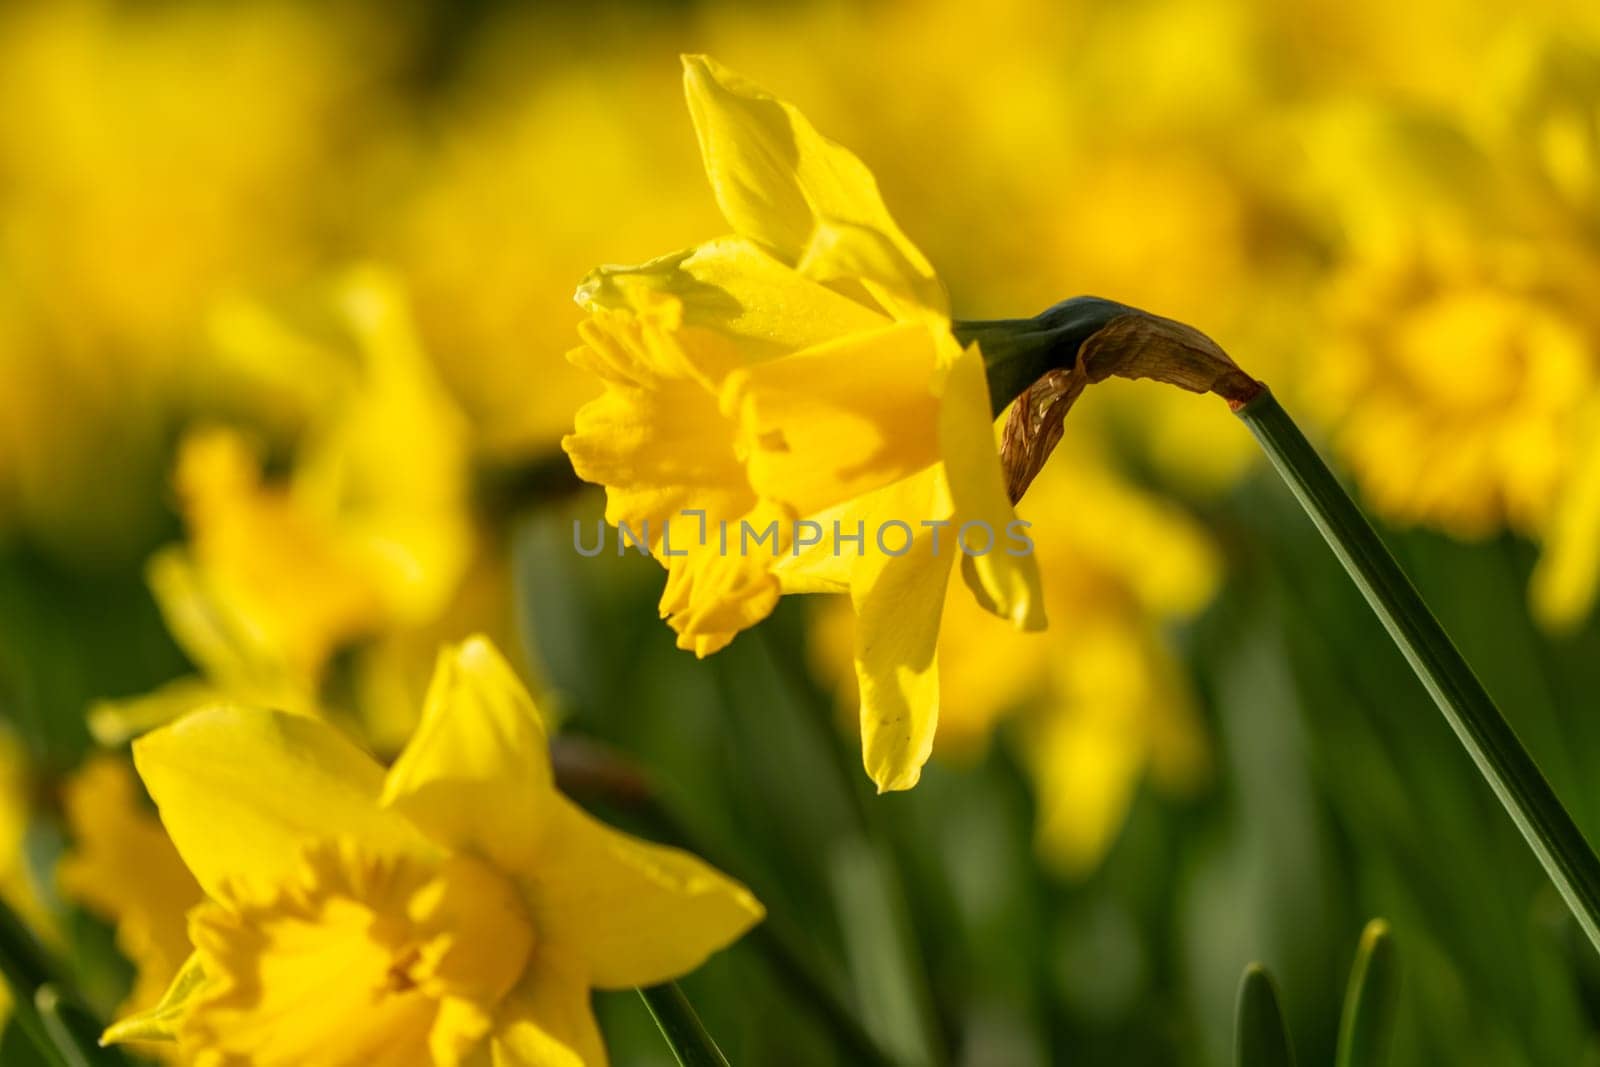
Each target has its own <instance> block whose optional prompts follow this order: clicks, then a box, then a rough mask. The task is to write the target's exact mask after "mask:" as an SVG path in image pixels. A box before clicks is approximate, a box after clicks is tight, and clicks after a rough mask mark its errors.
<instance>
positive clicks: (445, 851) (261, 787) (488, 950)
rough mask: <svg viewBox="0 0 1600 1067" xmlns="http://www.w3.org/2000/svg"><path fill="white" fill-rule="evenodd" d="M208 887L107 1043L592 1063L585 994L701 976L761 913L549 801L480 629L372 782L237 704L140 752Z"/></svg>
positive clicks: (690, 866)
mask: <svg viewBox="0 0 1600 1067" xmlns="http://www.w3.org/2000/svg"><path fill="white" fill-rule="evenodd" d="M134 762H135V764H136V765H137V767H138V769H139V773H140V775H141V776H142V777H143V779H144V782H145V785H146V786H147V787H148V788H149V790H150V793H151V795H152V796H153V797H154V798H155V801H156V804H157V806H158V808H159V809H160V812H161V818H162V821H163V822H164V823H165V824H166V827H167V830H168V832H169V833H170V834H171V836H172V840H173V843H174V844H175V845H176V846H177V848H178V852H179V853H180V854H181V855H182V856H183V858H184V861H185V862H186V863H187V864H188V865H189V868H190V870H191V871H192V872H193V873H194V875H195V877H196V879H197V880H198V881H199V882H200V884H201V886H202V887H203V888H204V890H205V892H206V896H207V900H206V902H205V903H204V904H202V905H201V906H200V907H199V908H198V909H196V910H195V911H194V912H193V914H192V916H191V919H190V927H189V929H190V935H191V937H192V939H193V942H194V946H195V952H194V955H193V957H191V959H190V961H189V963H188V964H187V965H185V967H184V970H183V971H182V973H180V974H179V976H178V978H177V979H176V980H175V981H174V983H173V987H172V989H171V990H170V991H169V993H168V996H167V997H166V998H165V1000H164V1001H163V1003H162V1004H161V1005H158V1006H157V1007H156V1008H155V1009H153V1010H152V1011H150V1012H148V1013H146V1014H144V1015H141V1016H134V1017H132V1018H130V1019H126V1020H123V1021H122V1022H119V1023H117V1024H116V1025H114V1026H113V1027H112V1028H111V1030H110V1031H108V1033H107V1038H108V1039H110V1040H112V1041H130V1040H141V1039H159V1038H168V1039H176V1040H177V1042H178V1045H179V1049H180V1051H181V1053H182V1054H183V1056H184V1057H185V1058H186V1059H191V1060H193V1061H195V1062H201V1063H250V1064H254V1065H257V1067H273V1065H283V1067H299V1065H303V1064H309V1063H318V1064H329V1065H335V1064H338V1065H345V1064H349V1065H357V1064H359V1065H361V1067H384V1065H412V1064H419V1063H433V1064H443V1065H451V1064H459V1063H463V1062H468V1061H469V1058H470V1062H474V1063H477V1062H483V1063H487V1062H490V1061H491V1060H492V1062H493V1063H495V1064H496V1065H500V1067H514V1065H527V1067H534V1065H538V1067H546V1065H552V1064H561V1065H573V1067H579V1065H582V1067H594V1065H597V1064H604V1063H605V1062H606V1053H605V1049H604V1046H603V1044H602V1042H601V1037H600V1033H599V1031H598V1028H597V1027H596V1025H595V1020H594V1016H593V1014H592V1011H591V1009H590V1004H589V994H590V990H591V988H601V989H615V988H625V987H629V986H643V985H653V984H656V983H659V982H664V981H667V980H670V979H673V978H676V977H677V976H679V975H681V974H683V973H685V972H686V971H689V970H692V969H693V968H695V967H697V966H699V965H700V963H701V962H702V961H704V960H705V959H706V957H707V956H709V955H710V954H711V953H713V952H715V951H717V950H718V949H721V948H723V947H724V946H726V945H727V944H728V943H730V942H731V941H733V940H734V939H736V938H737V937H738V936H739V935H741V934H742V933H744V932H745V930H747V929H748V928H749V927H750V926H751V925H753V924H754V923H756V922H757V921H759V920H760V919H761V917H762V914H763V912H762V908H761V905H760V904H759V903H757V902H756V901H755V899H754V898H753V897H751V895H750V894H749V893H748V892H747V891H746V890H745V889H744V888H742V887H741V886H739V885H737V884H735V883H734V882H732V881H730V880H729V879H727V878H726V877H724V876H723V875H721V874H719V873H718V872H716V871H714V870H712V869H711V868H710V867H707V866H706V865H705V864H703V863H701V862H700V861H699V860H697V859H695V858H693V857H691V856H689V855H687V854H685V853H682V852H679V851H677V850H674V849H669V848H663V847H659V846H656V845H651V844H647V843H645V842H643V841H639V840H636V839H634V838H631V837H628V836H626V835H624V834H621V833H618V832H616V831H614V830H611V829H610V828H608V827H606V826H604V825H603V824H601V823H599V822H597V821H595V820H594V819H592V818H591V817H590V816H588V815H587V814H585V813H584V812H583V811H582V810H580V809H579V808H578V807H577V806H575V805H574V804H573V803H572V802H571V801H569V800H567V799H566V798H565V797H564V796H562V795H561V794H560V793H558V792H557V791H556V789H555V786H554V784H553V781H552V775H551V766H550V759H549V755H548V751H547V744H546V738H545V733H544V729H543V727H542V725H541V723H540V719H539V715H538V713H537V711H536V709H535V708H534V706H533V703H532V701H531V700H530V698H529V697H528V695H527V693H526V691H525V690H524V689H523V688H522V686H521V685H520V683H518V681H517V680H516V678H515V677H514V675H513V674H512V673H511V669H510V668H509V667H508V666H507V665H506V663H505V662H504V661H503V660H502V659H501V658H500V656H499V654H498V653H497V652H495V650H494V649H493V648H492V646H490V645H489V644H488V642H486V641H484V640H482V639H473V640H470V641H468V642H467V643H465V644H464V645H462V646H460V647H458V648H454V649H450V650H447V651H446V652H445V653H444V654H443V655H442V656H441V658H440V661H439V666H438V670H437V672H436V674H435V676H434V681H433V686H432V689H431V691H430V693H429V696H428V700H427V703H426V707H425V708H424V710H423V716H422V721H421V724H420V726H419V727H418V729H417V732H416V734H415V735H414V737H413V738H412V741H411V743H410V745H409V746H408V747H407V748H406V750H405V751H404V752H403V753H402V754H401V756H400V758H399V760H398V761H397V762H396V763H395V764H394V766H393V767H392V768H390V769H389V770H388V772H387V773H385V771H384V769H383V768H382V767H381V766H380V765H379V764H378V763H376V762H375V761H374V760H373V759H371V758H370V757H369V756H367V755H366V754H365V753H364V752H362V751H360V750H359V749H357V748H355V747H354V746H352V745H351V744H350V743H349V742H347V741H345V740H344V739H343V737H342V736H341V735H340V734H339V733H338V732H337V731H335V730H334V729H333V728H332V727H331V726H328V725H327V724H325V723H323V722H321V721H319V720H316V719H312V718H308V717H305V716H295V715H287V714H283V713H280V712H271V711H262V710H255V709H249V708H243V707H238V706H225V705H224V706H217V707H212V708H209V709H206V710H202V711H197V712H194V713H193V714H190V715H188V716H186V717H184V718H182V719H180V720H178V721H177V722H175V723H173V724H171V725H169V726H166V727H164V728H162V729H161V730H158V731H156V732H155V733H152V734H149V735H147V736H145V737H143V738H141V739H140V740H139V741H137V742H135V744H134Z"/></svg>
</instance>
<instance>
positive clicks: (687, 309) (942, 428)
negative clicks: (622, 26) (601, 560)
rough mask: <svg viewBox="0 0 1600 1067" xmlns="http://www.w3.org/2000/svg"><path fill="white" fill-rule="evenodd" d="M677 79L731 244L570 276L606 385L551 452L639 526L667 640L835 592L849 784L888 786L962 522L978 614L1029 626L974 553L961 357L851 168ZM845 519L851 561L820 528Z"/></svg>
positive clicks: (987, 460)
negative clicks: (848, 684)
mask: <svg viewBox="0 0 1600 1067" xmlns="http://www.w3.org/2000/svg"><path fill="white" fill-rule="evenodd" d="M684 84H685V90H686V93H687V96H688V100H689V111H690V114H691V116H692V117H693V119H694V123H695V130H696V132H697V134H698V135H699V139H700V147H701V153H702V156H703V158H704V161H705V166H706V173H707V175H708V176H709V177H710V179H711V185H712V189H713V191H714V192H715V194H716V197H717V202H718V204H719V205H720V206H721V208H722V212H723V215H724V216H725V217H726V218H727V220H728V222H729V224H730V225H731V226H732V227H733V229H734V235H733V236H731V237H725V238H721V239H718V240H715V241H712V242H710V243H708V244H705V245H701V246H699V247H697V248H694V249H691V250H688V251H686V252H681V253H678V254H675V255H670V256H666V257H663V258H661V259H657V260H654V261H651V262H649V263H645V264H643V265H641V266H637V267H602V268H600V269H599V270H597V271H596V272H594V274H592V275H591V276H590V277H589V278H588V279H587V280H586V281H585V282H584V284H583V285H582V286H581V287H580V289H579V291H578V299H579V301H580V303H582V304H583V305H584V306H585V307H586V308H587V309H588V310H589V311H590V318H589V320H588V321H587V322H586V323H585V324H584V326H583V327H582V333H583V337H584V341H585V344H584V346H583V347H582V348H579V349H577V350H576V351H575V352H574V353H573V355H572V358H573V360H574V362H576V363H577V364H578V365H579V366H581V367H584V368H585V369H588V370H590V371H591V372H593V373H594V374H596V376H598V377H599V378H600V379H601V380H602V382H603V383H604V384H605V389H606V392H605V395H604V396H602V397H601V398H600V399H598V400H596V401H593V402H592V403H590V404H588V405H586V406H585V407H584V408H583V409H582V410H580V411H579V413H578V416H577V421H576V428H575V432H574V433H573V434H572V435H571V436H569V437H568V438H567V439H566V440H565V441H564V442H563V445H564V447H565V448H566V449H567V452H568V454H569V455H570V456H571V457H572V460H573V465H574V467H575V469H576V470H577V472H578V474H579V475H580V476H581V477H583V478H585V479H587V480H589V481H594V482H599V483H601V484H603V485H605V486H606V489H607V495H608V507H607V518H608V519H609V520H610V521H611V522H613V523H617V524H628V525H629V526H630V527H632V528H633V529H634V530H636V531H637V530H639V529H641V528H643V529H646V530H647V531H648V530H649V529H650V528H651V527H653V528H654V532H653V533H651V534H650V538H651V540H650V547H651V550H652V551H653V552H654V553H655V554H656V555H657V557H658V558H660V559H661V561H662V563H663V564H664V565H665V566H666V567H667V569H668V580H667V588H666V592H665V593H664V594H663V597H662V601H661V611H662V614H663V616H665V617H666V618H667V619H668V621H669V622H670V623H671V624H672V626H673V628H674V629H675V630H676V631H677V632H678V635H679V636H678V643H679V646H680V647H682V648H690V649H693V650H695V651H696V652H697V653H698V654H700V655H705V654H707V653H709V652H713V651H715V650H717V649H718V648H720V647H722V646H724V645H726V644H727V643H728V641H730V640H732V638H733V636H734V634H736V633H737V632H738V631H739V630H741V629H744V628H746V627H748V626H750V625H753V624H754V623H756V622H759V621H760V620H761V618H763V617H764V616H765V615H766V614H767V613H768V612H770V611H771V609H772V607H773V605H774V604H775V603H776V601H777V598H778V596H779V595H780V594H781V593H784V592H813V591H829V592H849V593H850V595H851V599H852V602H853V604H854V606H855V609H856V613H857V615H858V617H859V618H860V620H861V622H860V626H859V628H858V639H857V642H856V650H855V661H856V672H857V676H858V679H859V682H860V687H861V721H862V745H863V756H864V760H865V763H866V767H867V771H868V773H869V774H870V775H871V776H872V778H873V780H874V781H875V782H876V783H877V784H878V786H879V788H880V789H905V788H909V787H910V786H912V785H915V784H916V781H917V778H918V775H919V773H920V768H921V766H922V764H923V762H924V761H926V759H927V757H928V753H929V751H930V749H931V746H932V744H933V736H934V731H935V727H936V723H937V718H938V702H939V698H938V679H937V673H936V668H935V646H936V644H937V640H938V628H939V617H940V613H941V609H942V605H943V601H944V595H945V587H946V585H947V584H948V580H949V573H950V568H951V566H952V564H953V562H954V561H955V559H956V558H957V556H958V555H962V553H961V552H960V551H959V549H958V546H957V545H956V544H955V543H954V541H955V538H956V537H957V536H958V531H959V530H960V529H961V528H962V527H964V526H966V525H967V524H969V523H970V524H975V525H977V526H978V527H980V528H981V529H982V530H984V531H986V532H987V538H988V543H989V548H988V549H987V550H980V551H979V552H976V553H974V554H970V555H965V556H963V561H962V573H963V575H964V577H965V578H966V581H967V584H968V585H969V587H970V588H971V590H972V593H973V595H974V596H975V597H976V598H977V600H978V601H979V603H981V604H983V605H984V606H985V607H987V608H988V609H989V610H991V611H993V612H995V613H996V614H998V615H1000V616H1001V617H1003V618H1008V619H1010V620H1011V621H1012V622H1013V623H1014V624H1016V625H1017V626H1019V627H1026V628H1035V629H1036V628H1039V627H1042V626H1043V625H1044V612H1043V605H1042V603H1041V600H1040V596H1039V591H1038V573H1037V570H1036V568H1035V566H1034V562H1033V560H1032V559H1031V558H1030V557H1029V556H1027V555H1025V554H1023V555H1019V554H1013V553H1010V552H1006V551H1002V550H1000V549H999V547H998V546H997V544H996V542H998V541H999V539H1000V538H1001V537H1002V536H1003V535H1004V533H1005V531H1007V530H1008V529H1009V528H1010V526H1011V523H1012V522H1013V521H1014V520H1015V515H1014V513H1013V512H1012V510H1011V507H1010V504H1009V502H1008V500H1007V498H1006V495H1005V490H1004V487H1003V484H1002V481H1001V477H1000V468H999V463H998V458H997V455H996V452H995V447H994V438H993V427H992V422H991V412H990V406H989V396H988V389H987V385H986V383H985V380H984V372H983V364H982V357H981V355H980V354H979V353H978V351H977V350H976V349H975V348H968V349H965V350H963V349H962V347H961V346H960V345H959V344H958V343H957V342H956V340H955V339H954V337H953V336H952V335H951V332H950V319H949V310H948V302H947V298H946V296H945V293H944V289H943V286H942V285H941V284H940V283H939V281H938V279H937V277H936V276H935V275H934V273H933V270H932V267H931V266H930V265H929V264H928V262H927V260H926V259H925V258H924V257H923V255H922V253H921V252H919V251H918V250H917V248H916V247H915V246H914V245H913V244H911V242H910V241H909V240H908V239H907V238H906V237H905V235H904V234H903V233H902V232H901V231H900V229H899V227H898V226H897V225H896V224H895V223H894V221H893V219H892V218H890V216H889V213H888V210H887V209H886V208H885V207H884V205H883V201H882V199H881V197H880V196H879V194H878V188H877V183H876V181H875V180H874V178H873V177H872V175H871V173H870V172H869V171H868V170H867V169H866V167H865V166H864V165H863V164H862V163H861V161H860V160H859V159H857V158H856V157H855V156H854V155H852V154H850V153H849V152H848V151H846V150H845V149H843V148H841V147H839V146H838V145H836V144H834V143H833V142H831V141H828V140H827V139H825V138H824V137H822V135H820V134H819V133H817V131H816V130H815V129H814V128H813V127H812V125H811V124H810V122H808V121H807V120H806V119H805V117H804V116H803V115H801V114H800V113H799V111H797V110H796V109H795V108H794V107H792V106H791V105H789V104H786V103H784V102H782V101H780V100H777V99H775V98H774V97H772V96H770V95H768V94H767V93H766V92H764V91H762V90H761V89H759V88H757V87H755V86H753V85H752V84H750V83H749V82H747V81H745V80H744V79H743V78H741V77H739V76H738V75H736V74H733V73H732V72H730V71H728V70H726V69H725V68H723V67H721V66H720V65H718V64H717V63H716V62H715V61H714V60H711V59H709V58H706V57H704V56H688V57H685V59H684ZM686 510H692V511H693V512H695V513H697V514H700V513H703V521H704V522H705V523H706V524H707V526H709V527H710V528H712V529H716V528H717V527H719V526H720V525H722V524H733V525H734V526H735V527H736V528H737V527H738V526H739V524H740V523H753V524H754V525H756V526H757V527H761V526H765V525H766V523H767V521H768V520H770V519H774V518H775V519H777V520H779V529H780V531H783V532H782V533H781V534H780V539H779V543H778V544H777V546H776V551H775V552H773V554H772V555H763V554H762V552H761V549H760V548H757V549H756V550H755V551H754V552H751V551H749V550H748V549H747V547H746V545H745V544H744V543H742V542H741V543H739V544H737V545H736V546H735V547H734V549H733V550H731V551H730V550H729V549H728V548H727V547H726V546H727V544H728V542H727V541H726V540H723V539H721V538H719V537H718V536H716V535H715V534H712V535H710V536H707V534H706V527H700V528H699V531H698V532H699V534H700V536H699V538H698V539H696V540H695V541H693V542H692V543H686V542H689V541H690V538H689V537H688V536H684V535H687V534H689V532H690V530H693V529H695V526H694V525H693V524H694V523H695V522H696V520H695V519H691V518H690V517H689V516H687V515H684V514H683V512H685V511H686ZM796 519H803V520H806V521H809V522H813V523H816V524H818V528H819V529H822V530H823V534H822V535H820V536H821V541H820V544H818V545H816V546H815V547H810V551H808V552H802V551H801V549H802V548H806V547H808V546H805V545H801V544H798V543H796V544H793V545H792V546H791V540H790V535H789V532H788V531H789V530H790V529H792V527H790V525H789V524H790V523H791V522H792V521H793V520H796ZM888 523H898V524H900V526H901V527H903V528H905V529H906V530H908V531H909V532H908V533H907V534H906V535H905V536H906V537H907V538H909V544H908V545H906V546H905V547H904V548H903V549H902V550H900V551H898V552H897V551H896V550H895V549H892V548H889V547H887V546H886V545H884V544H882V543H881V542H880V540H879V536H878V535H879V532H880V531H881V530H882V529H884V528H885V525H886V524H888ZM669 524H672V525H676V526H677V527H678V529H679V530H680V531H681V533H680V537H679V543H678V545H676V546H674V545H672V544H670V543H669V542H668V534H667V531H668V530H669V529H670V527H669ZM933 524H938V525H937V526H935V525H933ZM930 527H931V528H930ZM940 527H944V528H946V529H945V533H946V536H945V537H944V541H943V544H942V545H941V544H940V541H939V533H940V532H941V530H940ZM858 528H859V529H863V530H865V531H866V533H865V543H862V542H860V541H858V542H855V544H854V547H853V549H852V547H851V546H849V545H847V543H846V542H845V540H844V539H843V538H841V537H840V536H839V535H840V534H841V533H842V534H847V535H848V534H849V533H850V532H851V531H855V530H857V529H858ZM736 534H737V530H736ZM791 547H792V551H791ZM784 557H787V558H784Z"/></svg>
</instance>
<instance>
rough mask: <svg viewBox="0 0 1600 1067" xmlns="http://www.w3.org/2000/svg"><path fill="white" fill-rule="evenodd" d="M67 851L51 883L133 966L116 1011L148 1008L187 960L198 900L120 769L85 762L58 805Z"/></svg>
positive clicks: (122, 765) (106, 762)
mask: <svg viewBox="0 0 1600 1067" xmlns="http://www.w3.org/2000/svg"><path fill="white" fill-rule="evenodd" d="M63 800H64V804H65V808H66V816H67V825H68V827H69V829H70V830H71V831H72V836H73V839H74V844H73V847H72V849H71V850H70V851H69V852H68V853H67V854H66V856H64V857H63V858H62V860H61V865H60V867H59V868H58V869H57V872H56V876H57V880H58V881H59V883H60V886H61V891H62V893H63V894H64V895H65V896H67V897H68V898H69V899H71V900H75V901H78V902H79V903H81V904H83V905H84V907H86V908H87V909H88V910H89V911H91V912H93V913H94V914H95V915H97V916H99V917H100V918H102V919H104V920H105V921H107V922H109V923H111V924H112V927H113V928H114V929H115V931H116V937H117V948H118V949H119V950H121V952H122V954H123V956H125V957H126V958H127V959H128V961H129V962H131V963H132V964H133V966H134V970H135V975H134V983H133V989H132V990H131V991H130V992H129V994H128V998H127V1000H126V1001H124V1003H123V1005H122V1010H123V1011H125V1012H126V1011H143V1010H145V1009H147V1008H151V1007H153V1006H155V1004H156V1002H157V1001H159V1000H160V999H161V994H162V991H163V990H165V989H166V988H167V986H168V985H169V984H170V983H171V982H172V980H173V978H175V977H177V974H178V969H179V968H180V967H181V966H182V965H183V961H184V960H185V959H187V958H188V956H189V951H190V948H189V934H188V925H187V916H188V912H189V909H190V908H192V907H194V906H195V905H196V904H199V903H200V902H201V900H202V899H203V894H202V893H201V892H200V886H199V884H198V883H196V882H195V880H194V876H193V875H191V874H190V873H189V870H188V868H186V867H185V866H184V865H183V860H182V859H180V858H179V857H178V853H177V850H176V849H174V848H173V847H172V842H171V841H170V840H169V839H168V838H167V833H166V831H165V830H163V829H162V828H161V824H160V823H159V822H158V821H157V820H156V817H155V813H154V812H153V811H149V810H148V806H147V805H146V806H144V807H141V800H142V798H141V797H140V795H139V787H138V784H137V782H136V781H135V780H134V777H133V771H132V769H131V768H130V767H129V766H128V764H127V763H126V761H124V760H122V759H119V758H116V757H113V756H100V757H97V758H95V759H93V760H91V761H90V762H89V763H88V764H87V765H85V766H84V767H83V769H82V770H80V771H78V772H77V773H76V774H75V775H74V776H73V777H72V779H71V780H70V781H69V782H68V783H67V786H66V791H65V794H64V797H63Z"/></svg>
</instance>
